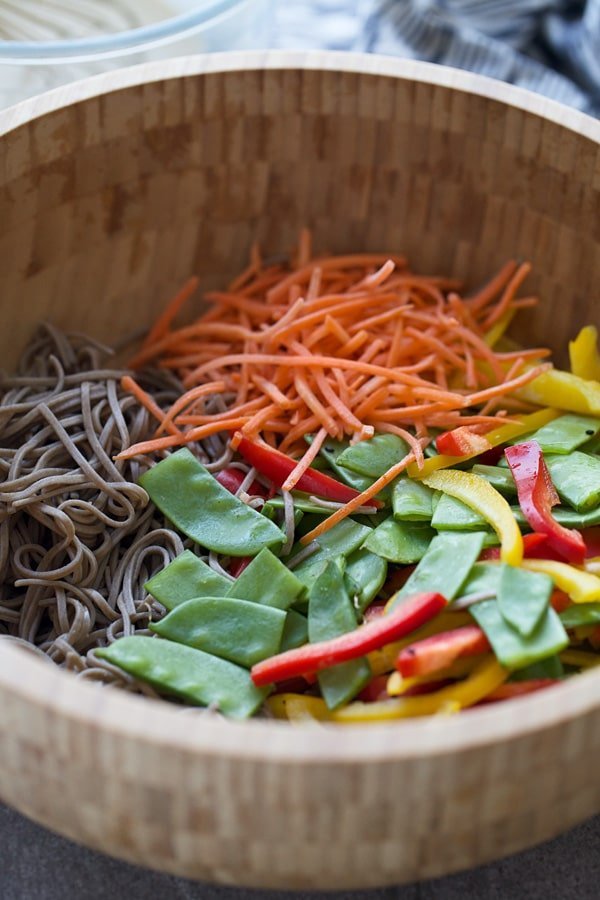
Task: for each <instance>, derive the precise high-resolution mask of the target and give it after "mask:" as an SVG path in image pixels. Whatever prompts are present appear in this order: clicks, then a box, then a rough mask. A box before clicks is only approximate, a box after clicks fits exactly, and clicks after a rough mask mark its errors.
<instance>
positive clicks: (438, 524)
mask: <svg viewBox="0 0 600 900" xmlns="http://www.w3.org/2000/svg"><path fill="white" fill-rule="evenodd" d="M431 525H432V527H433V528H435V529H437V530H438V531H488V530H489V524H488V522H487V521H486V519H484V518H483V516H480V515H479V513H477V512H475V511H474V510H472V509H471V508H470V507H469V506H467V505H466V503H463V502H462V500H457V499H456V497H451V496H450V494H442V495H441V497H440V499H439V501H438V504H437V506H436V508H435V511H434V513H433V518H432V519H431Z"/></svg>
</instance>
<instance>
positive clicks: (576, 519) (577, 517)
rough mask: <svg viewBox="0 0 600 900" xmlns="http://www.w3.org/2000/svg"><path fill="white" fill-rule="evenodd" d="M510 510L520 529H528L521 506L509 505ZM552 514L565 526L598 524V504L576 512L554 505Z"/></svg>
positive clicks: (599, 520)
mask: <svg viewBox="0 0 600 900" xmlns="http://www.w3.org/2000/svg"><path fill="white" fill-rule="evenodd" d="M511 510H512V513H513V515H514V517H515V519H516V520H517V524H518V525H520V526H521V528H522V530H523V531H528V530H530V529H529V524H528V522H527V519H526V518H525V516H524V515H523V513H522V511H521V508H520V507H519V506H511ZM552 515H553V517H554V518H555V519H556V521H557V522H560V524H561V525H564V526H565V527H566V528H592V527H593V526H594V525H600V506H597V507H596V509H590V510H588V511H587V512H577V510H576V509H569V508H568V507H567V506H554V507H553V508H552Z"/></svg>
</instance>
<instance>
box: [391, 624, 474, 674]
mask: <svg viewBox="0 0 600 900" xmlns="http://www.w3.org/2000/svg"><path fill="white" fill-rule="evenodd" d="M489 649H490V644H489V641H488V639H487V638H486V636H485V634H484V633H483V631H482V630H481V628H478V627H477V625H465V626H463V627H462V628H455V629H453V630H452V631H442V632H440V633H439V634H433V635H432V636H431V637H428V638H423V640H422V641H417V642H416V643H414V644H410V646H408V647H405V648H404V650H401V651H400V655H399V656H398V659H397V660H396V668H397V669H398V671H399V672H400V674H401V675H402V677H403V678H411V677H413V676H415V675H429V674H431V672H438V671H440V669H445V668H447V666H449V665H451V664H452V663H453V662H454V660H455V659H458V658H459V657H461V656H477V655H478V654H480V653H487V651H488V650H489Z"/></svg>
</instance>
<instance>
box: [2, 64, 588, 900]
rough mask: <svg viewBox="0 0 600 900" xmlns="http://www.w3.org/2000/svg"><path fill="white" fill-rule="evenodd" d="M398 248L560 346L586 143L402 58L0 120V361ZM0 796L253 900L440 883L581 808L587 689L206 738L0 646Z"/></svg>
mask: <svg viewBox="0 0 600 900" xmlns="http://www.w3.org/2000/svg"><path fill="white" fill-rule="evenodd" d="M302 224H307V225H309V226H311V227H312V228H313V230H314V234H315V241H316V245H317V246H318V247H319V248H320V249H322V250H331V251H341V250H358V249H373V250H375V249H377V250H385V249H389V250H399V251H401V252H403V253H406V254H407V255H408V256H409V258H410V259H411V261H412V263H413V265H414V267H415V268H417V269H420V270H422V271H426V272H428V273H432V272H434V271H438V272H439V273H449V272H452V273H456V274H458V275H460V276H462V277H464V278H465V279H466V280H467V282H468V283H469V284H470V285H477V284H478V283H479V282H480V281H481V280H483V279H484V278H486V277H487V276H488V275H489V273H490V272H491V271H493V270H494V269H495V268H496V267H498V266H499V265H500V264H501V263H502V262H504V261H505V260H506V259H507V258H508V257H511V256H515V257H525V258H528V259H530V260H531V261H532V262H533V265H534V274H533V276H532V277H531V279H530V281H529V284H530V285H531V289H532V291H538V292H539V293H540V295H541V296H542V298H543V302H542V304H541V306H540V308H539V310H537V311H536V312H535V313H534V314H531V315H530V316H529V317H528V319H527V320H526V324H525V326H524V330H525V335H524V336H525V338H526V339H528V340H529V341H534V340H535V341H536V342H548V343H549V344H550V345H552V346H553V347H554V348H555V349H556V350H557V351H558V352H560V351H561V350H562V349H563V348H564V347H565V345H566V341H567V339H568V338H569V337H572V336H573V335H574V333H575V332H576V331H577V329H578V327H579V326H580V325H582V324H583V323H585V322H596V323H598V320H599V315H598V300H597V289H598V288H597V286H598V284H599V283H600V252H599V250H600V125H599V124H598V123H597V122H595V121H593V120H591V119H587V118H586V117H585V116H582V115H580V114H578V113H575V112H573V111H571V110H568V109H566V108H563V107H561V106H559V105H557V104H555V103H552V102H551V101H547V100H544V99H542V98H540V97H538V96H535V95H533V94H527V93H525V92H522V91H519V90H518V89H515V88H510V87H507V86H505V85H501V84H499V83H496V82H493V81H489V80H486V79H484V78H480V77H477V76H472V75H468V74H466V73H462V72H456V71H453V70H449V69H443V68H439V67H436V66H431V65H427V64H418V63H413V62H402V61H394V60H386V59H381V58H374V57H360V56H353V55H345V54H344V55H342V54H321V53H314V54H281V53H269V54H229V55H218V54H217V55H215V56H212V57H204V58H202V57H197V58H190V59H185V60H171V61H167V62H162V63H158V64H152V65H149V66H142V67H137V68H135V69H130V70H123V71H121V72H116V73H110V74H109V75H106V76H100V77H98V78H94V79H90V80H89V81H86V82H81V83H79V84H76V85H73V86H70V87H68V88H63V89H60V90H59V91H56V92H53V93H51V94H48V95H46V96H44V97H41V98H38V99H36V100H32V101H26V102H25V103H23V104H21V105H19V106H18V107H14V108H13V109H12V110H9V111H7V112H5V113H3V114H0V296H1V298H2V300H1V302H2V304H3V305H2V316H3V325H4V328H3V335H4V339H3V344H2V350H3V366H4V367H10V365H11V364H12V363H13V362H14V360H15V358H16V356H17V354H18V352H19V351H20V349H21V348H22V346H23V345H24V343H25V342H26V340H27V338H28V337H29V335H30V334H31V331H32V328H33V326H34V324H35V323H36V322H37V321H38V320H40V319H43V318H50V319H51V320H52V321H54V322H56V323H57V324H59V325H62V326H66V327H69V328H72V329H74V330H85V331H87V332H89V333H92V334H94V335H95V336H96V337H98V338H100V339H103V340H109V341H110V340H113V339H114V338H115V337H116V336H120V335H123V334H125V333H127V332H128V331H129V330H131V329H134V328H136V327H139V325H141V324H146V323H149V322H150V321H151V320H152V318H153V317H154V316H155V314H156V313H157V311H158V310H159V309H160V308H161V306H162V304H163V303H164V300H165V298H166V297H168V296H169V295H170V294H171V293H172V292H173V291H174V289H176V288H177V287H178V286H179V285H180V284H181V283H182V282H183V280H184V279H185V278H187V277H188V276H189V274H190V273H192V272H196V273H198V274H199V275H200V277H201V279H202V283H203V285H205V286H207V287H208V286H212V285H217V284H222V283H223V282H224V281H225V280H226V279H227V278H228V277H229V276H231V274H232V273H235V272H236V271H238V270H239V269H241V268H242V266H243V265H244V264H245V261H246V258H247V253H248V249H249V246H250V243H251V241H252V239H253V238H255V237H256V236H258V237H259V239H260V240H261V242H262V243H263V245H264V247H265V248H266V249H267V250H268V252H269V253H278V252H282V251H286V250H288V249H289V247H290V246H291V245H292V244H293V243H294V241H295V240H296V237H297V232H298V228H299V226H300V225H302ZM0 708H1V709H2V718H1V721H0V754H1V756H2V759H3V765H2V767H1V768H0V796H1V797H2V799H3V800H5V801H6V802H8V803H11V804H12V805H14V806H15V807H17V808H18V809H20V810H21V811H23V812H25V813H26V814H28V815H30V816H31V817H33V818H35V819H36V820H37V821H39V822H42V823H44V824H46V825H48V826H50V827H52V828H55V829H57V830H59V831H61V832H62V833H64V834H66V835H68V836H70V837H72V838H74V839H75V840H79V841H81V842H83V843H86V844H88V845H90V846H93V847H96V848H98V849H101V850H104V851H106V852H109V853H113V854H115V855H118V856H121V857H123V858H126V859H128V860H131V861H133V862H137V863H141V864H143V865H148V866H152V867H155V868H161V869H165V870H167V871H171V872H175V873H177V874H180V875H187V876H192V877H198V878H203V879H211V880H215V881H222V882H227V883H231V884H246V885H255V886H259V887H288V888H294V887H295V888H301V887H304V888H307V887H308V888H310V887H314V888H344V887H355V888H356V887H366V886H373V885H381V884H391V883H394V882H401V881H407V880H412V879H417V878H422V877H430V876H435V875H441V874H444V873H447V872H450V871H454V870H457V869H460V868H464V867H467V866H472V865H475V864H477V863H481V862H484V861H487V860H490V859H492V858H494V857H498V856H500V855H504V854H507V853H511V852H513V851H516V850H519V849H521V848H523V847H525V846H528V845H530V844H532V843H535V842H536V841H540V840H544V839H546V838H549V837H551V836H552V835H554V834H557V833H558V832H559V831H561V830H563V829H566V828H568V827H569V826H571V825H573V824H575V823H576V822H578V821H580V820H582V819H584V818H585V817H587V816H589V815H592V814H593V813H596V812H598V811H599V810H600V781H599V779H597V778H595V777H594V775H593V769H592V767H591V761H592V760H594V759H595V758H597V756H598V753H600V674H597V673H596V674H595V673H589V674H587V675H585V676H581V677H579V678H577V679H575V680H574V681H572V682H570V683H568V684H564V685H562V686H560V687H559V688H556V689H554V690H553V691H550V692H547V693H543V694H541V695H539V696H538V697H529V698H523V699H521V700H517V701H513V702H512V703H510V704H507V705H505V706H503V707H502V708H498V709H481V710H474V711H471V712H469V713H466V714H464V715H463V716H460V717H455V718H447V719H446V718H442V717H436V718H433V719H431V720H429V721H414V722H402V723H400V724H398V725H395V726H394V725H389V726H373V727H357V726H353V727H344V728H336V727H333V726H314V727H309V726H306V727H291V726H287V725H285V724H282V723H278V722H266V721H257V722H250V723H246V724H243V725H240V724H234V723H227V722H219V721H217V722H215V721H212V720H210V719H209V718H207V717H206V716H204V715H202V714H201V713H199V714H195V713H182V712H181V711H178V710H176V709H174V708H172V707H169V706H168V705H167V704H163V703H159V702H155V701H150V700H146V699H140V698H135V697H128V696H122V695H119V694H118V692H116V691H112V690H109V689H105V688H98V687H94V686H91V685H86V684H82V683H80V682H78V681H77V679H76V678H75V677H73V676H70V675H67V674H64V673H62V672H60V671H58V670H56V669H54V668H53V667H52V666H51V665H50V664H48V665H44V663H43V662H41V661H39V660H37V659H33V658H31V657H30V656H29V655H27V654H26V653H25V652H22V651H19V650H17V649H14V648H6V647H4V646H3V645H1V644H0Z"/></svg>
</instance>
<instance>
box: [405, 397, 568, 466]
mask: <svg viewBox="0 0 600 900" xmlns="http://www.w3.org/2000/svg"><path fill="white" fill-rule="evenodd" d="M545 405H546V406H547V405H548V404H545ZM559 415H560V413H558V412H557V411H556V410H555V409H540V410H538V411H537V412H534V413H529V414H528V415H526V416H519V419H518V421H517V422H509V423H507V424H506V425H499V426H498V428H494V429H492V431H488V432H487V433H486V435H485V436H486V438H487V440H488V441H489V443H490V446H491V447H499V446H500V445H501V444H506V442H507V441H512V440H513V439H514V438H517V437H520V436H521V435H522V434H528V433H529V432H530V431H537V429H538V428H541V427H542V425H546V424H547V423H548V422H551V421H552V420H553V419H556V418H557V417H558V416H559ZM475 455H476V454H475ZM472 458H473V454H470V455H467V456H446V455H445V454H440V455H439V456H432V457H431V458H430V459H426V460H425V463H424V465H423V468H422V469H419V468H418V466H417V464H416V463H411V464H410V466H409V467H408V469H407V472H408V474H409V475H410V477H411V478H418V479H423V478H426V477H427V475H431V473H432V472H436V471H437V470H438V469H448V468H450V467H451V466H456V465H458V463H462V462H466V460H468V459H472Z"/></svg>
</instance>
